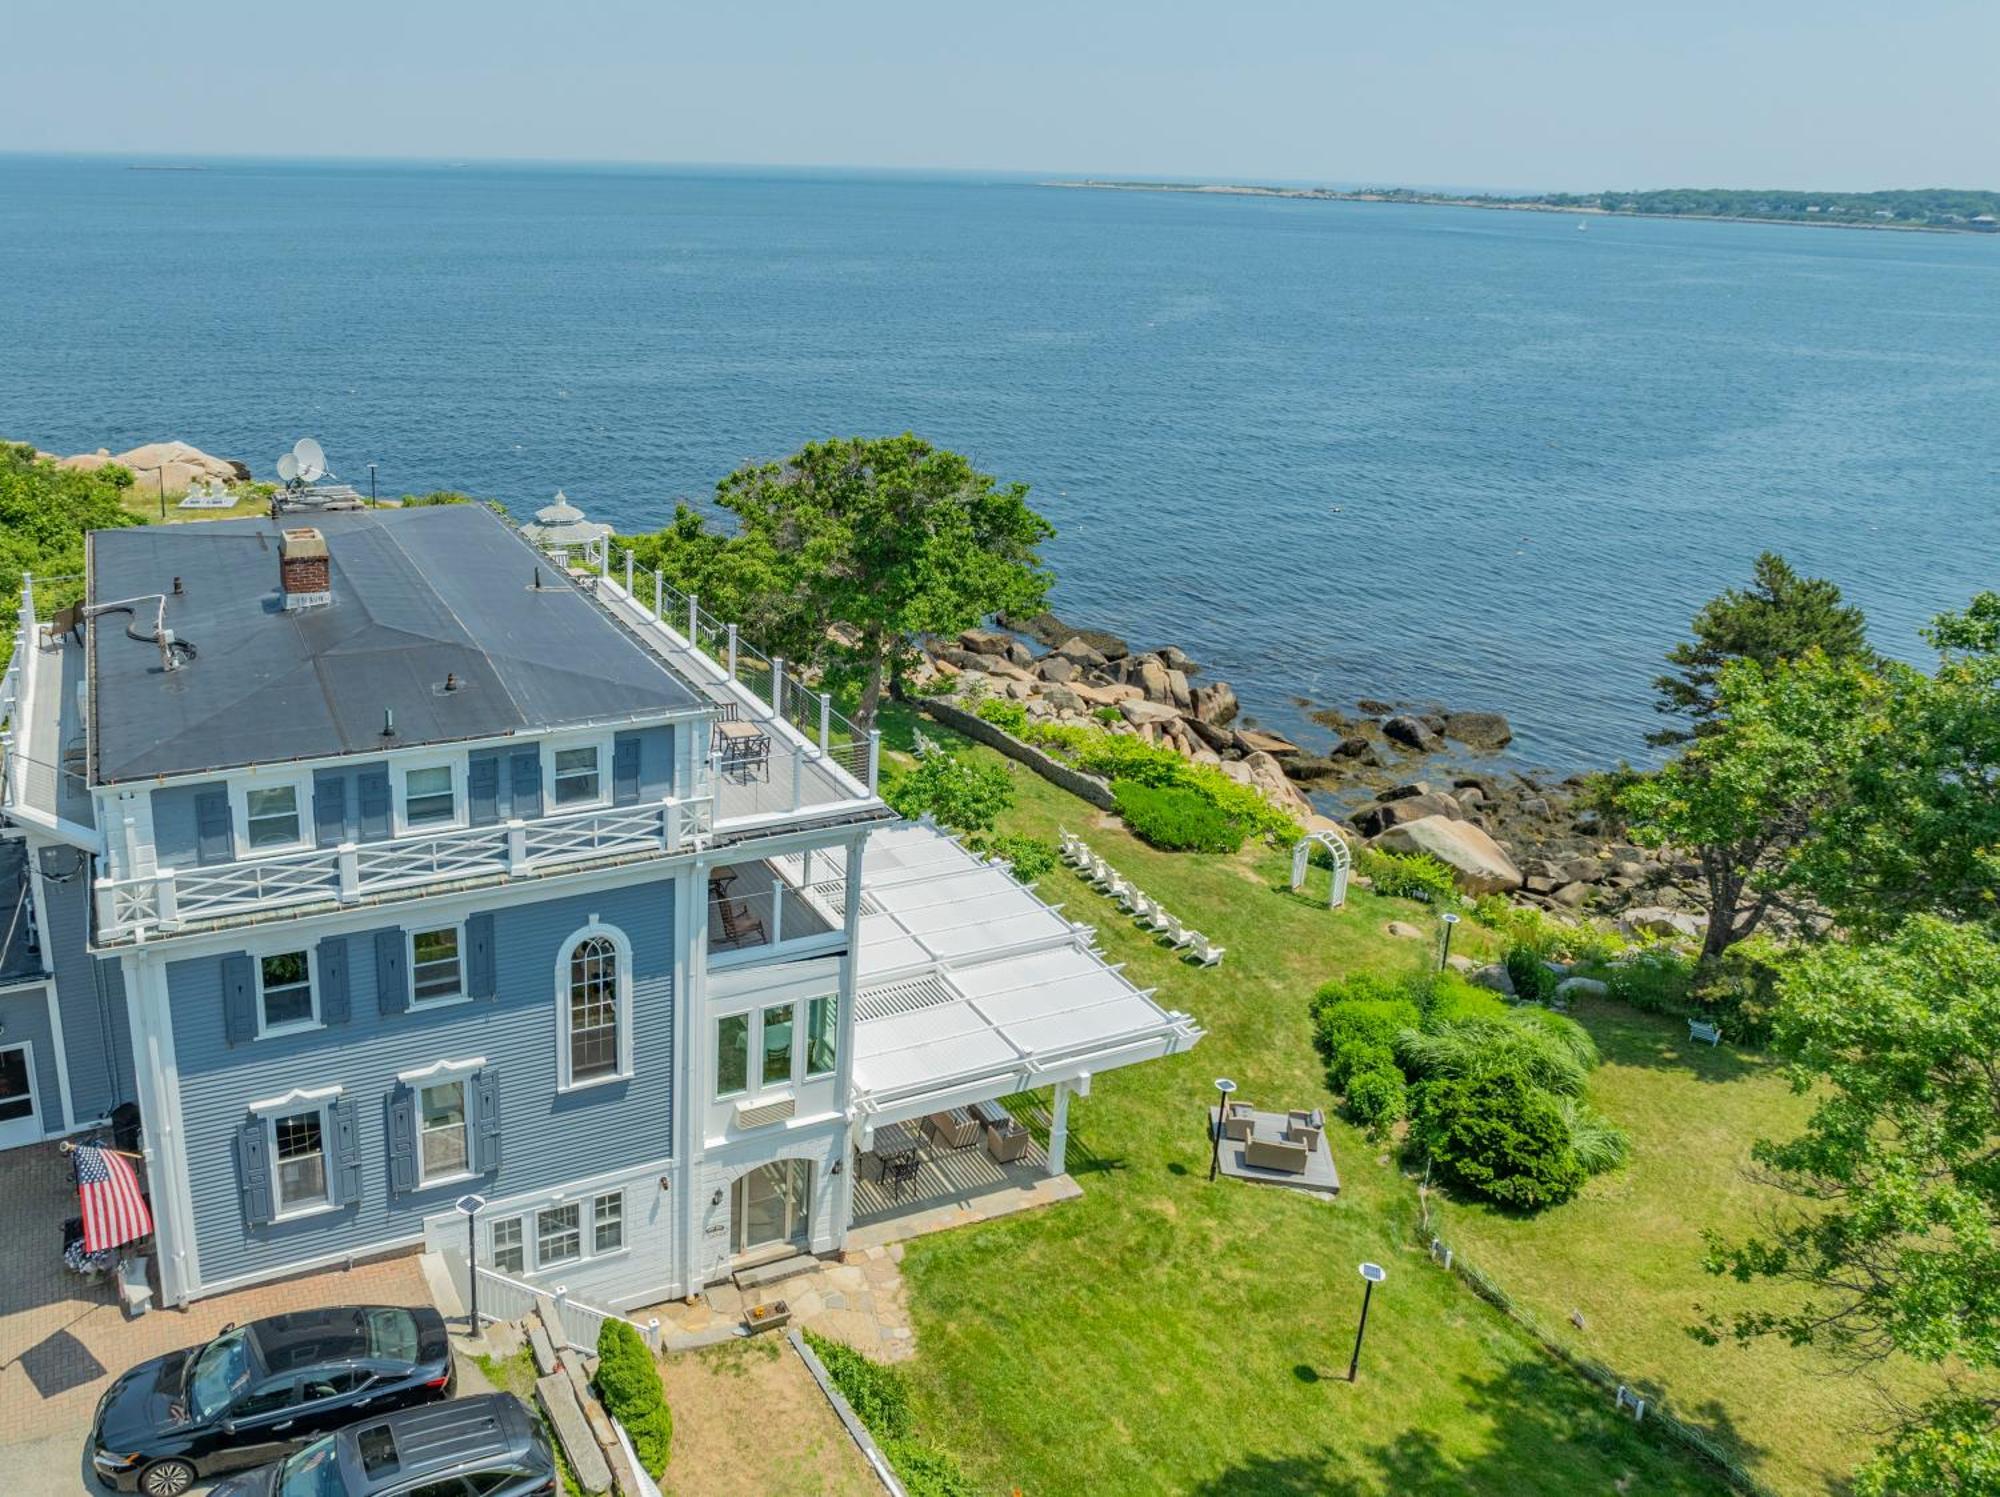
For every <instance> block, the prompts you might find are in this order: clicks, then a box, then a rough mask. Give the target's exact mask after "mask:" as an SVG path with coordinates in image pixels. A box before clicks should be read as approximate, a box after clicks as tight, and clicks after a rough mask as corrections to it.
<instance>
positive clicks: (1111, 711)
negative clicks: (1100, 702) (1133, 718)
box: [1090, 707, 1125, 728]
mask: <svg viewBox="0 0 2000 1497" xmlns="http://www.w3.org/2000/svg"><path fill="white" fill-rule="evenodd" d="M1090 715H1091V716H1092V717H1094V718H1096V719H1097V720H1098V721H1099V722H1101V723H1103V724H1104V726H1105V727H1107V728H1108V727H1111V726H1112V725H1113V724H1115V723H1121V722H1123V721H1125V714H1124V713H1122V712H1120V711H1119V710H1118V709H1117V708H1116V707H1098V708H1096V709H1094V710H1093V711H1092V712H1091V714H1090Z"/></svg>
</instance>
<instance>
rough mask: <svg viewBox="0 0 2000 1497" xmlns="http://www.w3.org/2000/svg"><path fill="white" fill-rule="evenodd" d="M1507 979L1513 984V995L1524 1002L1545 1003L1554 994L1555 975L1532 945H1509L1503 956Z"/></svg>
mask: <svg viewBox="0 0 2000 1497" xmlns="http://www.w3.org/2000/svg"><path fill="white" fill-rule="evenodd" d="M1504 960H1505V964H1506V968H1507V979H1508V981H1510V982H1512V983H1513V984H1514V996H1515V997H1516V998H1519V999H1521V1000H1522V1001H1523V1002H1526V1003H1547V1002H1548V1001H1549V1000H1550V999H1551V998H1553V997H1555V995H1556V975H1555V973H1553V972H1551V971H1550V970H1549V968H1548V963H1547V962H1545V961H1543V960H1542V953H1541V951H1540V950H1539V949H1537V948H1536V947H1535V946H1533V945H1529V944H1526V943H1524V944H1521V945H1518V946H1509V947H1508V948H1507V955H1506V957H1505V959H1504Z"/></svg>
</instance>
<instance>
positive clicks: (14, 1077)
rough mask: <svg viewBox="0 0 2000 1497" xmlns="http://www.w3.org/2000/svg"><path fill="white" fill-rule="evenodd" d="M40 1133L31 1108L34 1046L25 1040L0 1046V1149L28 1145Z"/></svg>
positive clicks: (40, 1130) (33, 1080)
mask: <svg viewBox="0 0 2000 1497" xmlns="http://www.w3.org/2000/svg"><path fill="white" fill-rule="evenodd" d="M41 1136H42V1120H41V1117H40V1115H39V1114H38V1112H37V1110H36V1108H35V1047H34V1046H33V1045H31V1044H29V1043H28V1042H27V1041H26V1040H23V1041H21V1042H20V1043H19V1044H16V1045H0V1149H12V1148H15V1147H17V1146H18V1145H21V1144H31V1143H33V1142H35V1141H36V1140H37V1139H39V1138H40V1137H41Z"/></svg>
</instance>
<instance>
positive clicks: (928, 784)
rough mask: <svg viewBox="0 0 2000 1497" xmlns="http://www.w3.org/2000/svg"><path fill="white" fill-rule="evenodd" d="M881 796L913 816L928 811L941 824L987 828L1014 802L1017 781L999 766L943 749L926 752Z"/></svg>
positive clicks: (967, 828)
mask: <svg viewBox="0 0 2000 1497" xmlns="http://www.w3.org/2000/svg"><path fill="white" fill-rule="evenodd" d="M882 798H883V799H884V800H886V801H888V803H889V804H890V805H891V806H893V807H894V808H895V809H896V811H897V812H898V813H899V814H901V815H903V816H908V817H910V818H912V819H915V818H916V817H919V816H922V815H924V814H926V813H928V814H929V815H930V816H931V817H933V818H934V819H935V820H936V821H937V822H938V824H939V825H941V826H948V827H951V828H953V829H954V830H957V831H961V832H987V831H991V830H992V829H993V823H994V822H995V821H997V820H999V819H1000V815H1001V813H1002V812H1004V811H1005V810H1006V809H1007V808H1008V807H1009V806H1011V805H1013V804H1014V785H1013V781H1012V780H1010V779H1009V778H1008V775H1007V771H1006V770H1005V769H1003V768H1001V766H999V765H998V764H988V763H984V762H982V761H978V760H973V759H961V758H959V757H958V756H957V755H956V754H948V753H945V752H943V751H942V750H938V751H936V752H933V753H929V754H926V755H925V756H924V757H923V758H922V759H921V760H919V761H918V763H917V767H916V768H915V769H913V770H911V771H909V772H908V773H907V774H902V775H898V776H897V777H896V778H895V779H894V780H893V781H891V783H890V785H889V788H888V790H887V791H885V792H884V794H883V797H882Z"/></svg>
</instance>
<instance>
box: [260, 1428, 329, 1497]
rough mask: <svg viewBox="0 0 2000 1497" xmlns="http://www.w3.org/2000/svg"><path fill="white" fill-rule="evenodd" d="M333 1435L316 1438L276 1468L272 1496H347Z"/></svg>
mask: <svg viewBox="0 0 2000 1497" xmlns="http://www.w3.org/2000/svg"><path fill="white" fill-rule="evenodd" d="M338 1455H339V1452H338V1451H337V1450H336V1449H335V1448H334V1443H333V1436H332V1435H328V1436H327V1437H326V1438H325V1439H323V1440H315V1441H313V1442H312V1444H310V1445H308V1446H307V1447H306V1448H305V1449H304V1450H301V1451H300V1452H299V1453H298V1454H297V1455H295V1456H293V1457H291V1459H289V1460H287V1461H286V1462H285V1464H284V1465H282V1466H280V1467H279V1468H278V1486H277V1490H276V1491H275V1492H274V1493H273V1494H272V1497H346V1492H347V1488H346V1487H344V1486H342V1485H341V1481H340V1461H339V1459H338Z"/></svg>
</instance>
